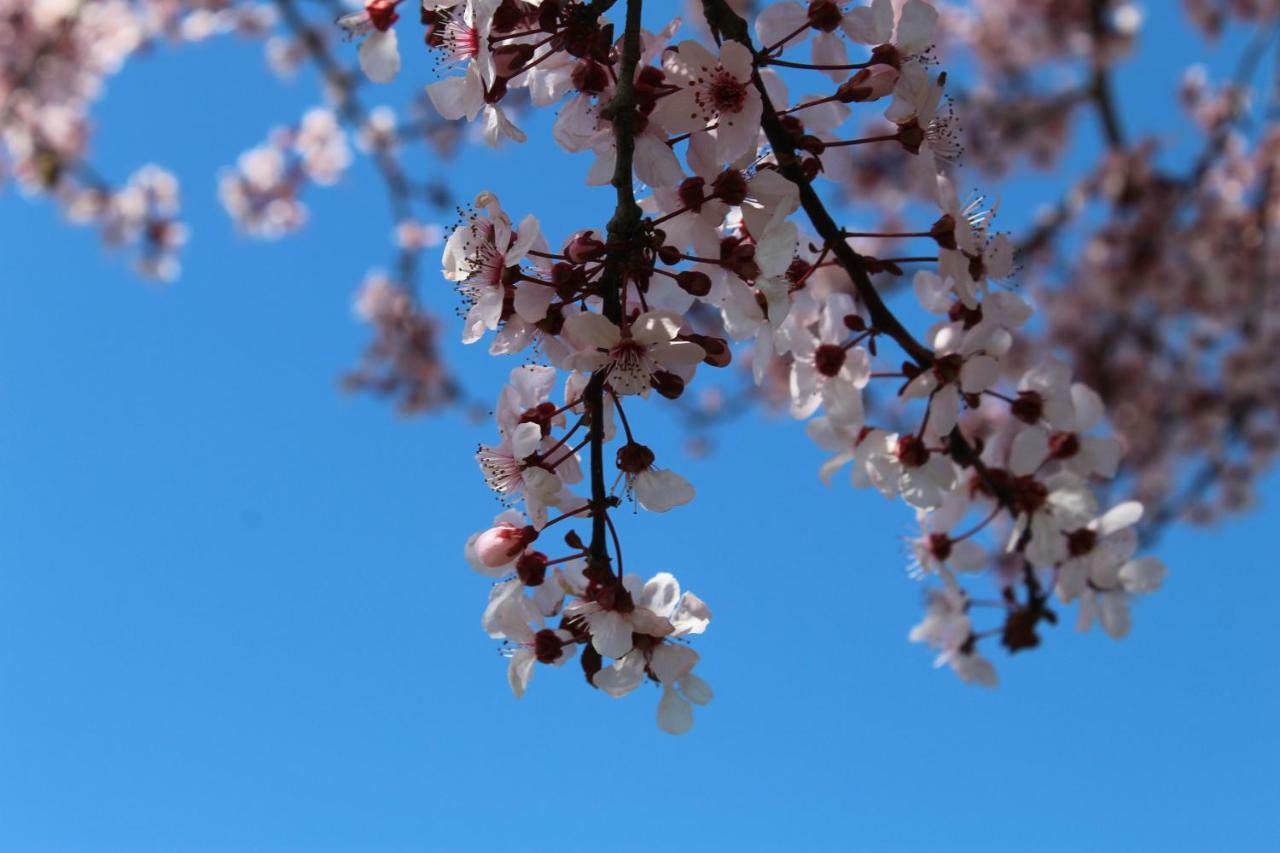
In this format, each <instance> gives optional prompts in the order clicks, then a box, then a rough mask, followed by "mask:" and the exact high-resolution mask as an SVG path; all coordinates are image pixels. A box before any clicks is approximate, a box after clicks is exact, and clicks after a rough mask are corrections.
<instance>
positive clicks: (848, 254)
mask: <svg viewBox="0 0 1280 853" xmlns="http://www.w3.org/2000/svg"><path fill="white" fill-rule="evenodd" d="M702 8H703V14H704V16H705V17H706V20H707V25H708V26H709V27H710V28H711V32H712V33H714V34H716V36H717V37H720V36H727V37H728V38H730V39H732V40H733V41H736V42H738V43H739V44H741V45H742V46H743V47H745V48H747V49H748V50H750V51H752V54H753V55H756V54H755V48H754V46H753V45H752V43H751V35H750V33H749V31H748V29H747V22H746V21H745V20H743V19H742V18H741V17H740V16H739V15H738V14H737V13H736V12H734V11H733V9H732V8H731V7H730V6H729V4H728V3H727V2H725V0H703V2H702ZM751 81H752V85H753V86H754V87H755V89H756V91H757V92H758V93H759V94H760V100H761V102H762V104H763V112H762V115H761V118H760V124H761V128H762V129H763V130H764V134H765V137H766V138H767V139H768V140H769V144H770V145H771V146H772V148H773V154H774V158H775V159H776V160H777V162H778V171H779V172H780V173H781V174H782V175H783V177H785V178H787V180H789V181H791V182H792V183H793V184H795V185H796V188H797V190H798V191H799V193H800V206H801V207H802V208H804V211H805V214H806V215H807V216H808V218H809V222H810V224H811V225H813V228H814V230H815V231H816V232H817V233H818V236H819V237H821V238H822V240H823V248H824V250H830V251H831V253H832V254H833V255H835V258H836V261H837V262H838V263H839V265H840V267H841V268H842V269H843V270H844V271H845V272H846V273H847V274H848V275H849V278H850V280H852V282H853V286H854V288H855V289H856V290H857V292H858V296H859V298H860V299H861V300H862V303H863V305H865V306H866V309H867V313H868V315H869V316H870V319H871V325H872V327H873V328H875V329H877V330H878V331H880V332H881V333H883V334H886V335H888V336H889V337H890V338H892V339H893V340H894V342H895V343H897V344H898V346H899V347H901V348H902V350H903V351H904V352H905V353H906V354H907V355H908V356H909V357H910V358H911V359H912V360H913V361H914V362H915V364H916V366H917V367H919V368H921V369H924V368H928V367H929V366H930V365H931V364H933V360H934V354H933V351H932V350H930V349H929V348H928V347H926V346H925V345H924V344H922V343H920V342H919V341H918V340H916V339H915V336H913V335H912V334H911V332H910V331H908V330H907V328H906V326H904V325H903V324H902V322H901V321H900V320H899V319H898V317H897V315H895V314H894V313H893V312H892V311H891V310H889V306H888V305H887V304H885V301H884V299H883V297H881V296H880V292H879V291H878V290H877V289H876V286H875V284H874V283H872V281H871V276H870V275H869V274H868V272H867V267H866V262H865V260H864V259H863V257H862V256H861V255H859V254H858V253H857V252H856V251H854V249H853V247H852V246H850V245H849V244H848V242H847V241H846V240H845V238H844V236H843V235H844V232H843V229H841V227H840V226H839V225H838V224H837V223H836V221H835V219H833V218H832V216H831V214H830V213H829V212H828V211H827V208H826V205H825V204H823V202H822V198H821V197H820V196H819V195H818V192H817V190H815V189H814V188H813V185H812V184H811V183H810V181H809V178H808V176H807V175H806V174H805V172H804V168H803V167H802V166H801V164H800V159H799V157H797V156H796V148H795V144H794V142H793V141H792V138H791V134H790V133H788V131H787V129H786V128H785V127H784V126H783V124H782V120H781V119H780V118H779V117H778V114H777V112H776V111H775V109H774V106H773V103H772V101H771V99H770V97H769V91H768V88H767V87H766V86H765V84H764V80H763V79H762V78H761V77H760V71H759V68H755V67H753V68H752V71H751ZM949 441H950V444H951V448H952V450H953V453H954V455H955V458H956V461H957V462H959V463H960V464H961V465H962V466H971V467H973V469H974V470H975V471H976V472H977V473H978V475H979V477H980V478H981V479H982V480H983V482H984V483H985V484H986V485H987V487H988V489H990V491H991V493H992V496H993V497H994V498H995V499H996V500H997V501H998V502H999V503H1001V504H1002V505H1004V506H1005V507H1006V508H1007V509H1009V511H1010V512H1012V511H1013V506H1014V497H1013V495H1012V494H1011V492H1010V491H1009V489H1008V487H1007V486H1006V485H1005V484H1004V483H1002V482H1000V481H999V480H997V479H996V478H994V477H992V476H991V474H990V472H989V471H988V469H987V468H986V466H985V465H984V464H983V462H982V460H981V459H980V458H979V456H978V453H977V451H976V450H975V449H974V448H973V446H972V445H971V444H970V443H969V441H968V439H966V438H965V437H964V434H963V433H962V432H961V431H960V427H959V426H956V427H955V428H954V429H953V430H952V431H951V434H950V436H949Z"/></svg>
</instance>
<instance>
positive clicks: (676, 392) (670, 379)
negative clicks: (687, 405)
mask: <svg viewBox="0 0 1280 853" xmlns="http://www.w3.org/2000/svg"><path fill="white" fill-rule="evenodd" d="M649 384H650V385H652V386H653V389H654V390H655V391H657V392H658V393H659V394H661V395H662V396H664V397H666V398H667V399H668V400H675V399H676V398H678V397H679V396H680V395H681V394H683V393H684V380H683V379H681V378H680V377H679V376H676V375H675V374H674V373H668V372H667V371H665V370H655V371H654V373H653V378H651V379H650V380H649Z"/></svg>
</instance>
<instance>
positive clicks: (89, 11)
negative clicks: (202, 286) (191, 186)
mask: <svg viewBox="0 0 1280 853" xmlns="http://www.w3.org/2000/svg"><path fill="white" fill-rule="evenodd" d="M272 19H273V16H272V14H271V9H270V7H267V6H263V5H259V4H247V3H245V4H235V3H233V2H231V0H204V2H185V3H178V2H173V0H0V184H3V183H4V182H6V181H13V182H14V183H16V184H17V186H18V187H19V189H20V190H21V191H22V192H23V193H24V194H26V195H30V196H47V197H50V198H52V199H54V200H55V201H56V202H57V203H58V204H59V205H60V206H61V207H62V209H63V211H64V212H65V213H66V215H67V217H68V219H70V220H71V221H73V222H77V223H83V224H89V225H94V226H97V227H99V228H100V229H101V230H102V232H103V236H104V238H105V239H106V240H107V241H108V243H110V244H112V245H121V244H128V245H131V246H135V247H137V253H138V260H137V263H136V265H135V266H136V267H137V269H138V270H139V271H140V272H142V273H143V274H144V275H147V276H151V277H155V278H160V279H169V278H172V277H173V276H174V275H176V272H177V268H178V265H177V261H176V259H175V257H174V253H175V252H176V250H177V248H178V247H179V246H181V244H182V242H183V240H184V238H185V229H184V228H183V226H182V224H181V223H180V222H179V221H178V219H177V198H178V195H177V187H176V183H175V182H174V179H173V178H172V176H170V175H168V174H167V173H163V172H162V171H160V170H159V169H157V168H156V167H143V168H141V169H139V170H138V171H137V172H136V173H135V174H134V175H133V177H131V178H130V179H129V181H128V182H127V184H125V185H124V186H122V187H119V186H114V185H112V184H111V183H110V182H109V181H108V180H106V179H105V178H103V177H102V176H101V175H99V174H98V173H97V172H96V171H95V170H94V169H93V167H92V166H91V164H90V163H89V159H88V155H89V143H90V139H91V136H92V134H91V126H90V122H89V107H90V105H91V104H92V103H93V102H94V101H95V100H96V99H97V98H98V97H99V96H100V95H101V93H102V90H103V88H104V85H105V83H106V80H107V79H108V78H109V77H111V76H113V75H115V74H116V73H117V72H119V70H120V69H121V68H122V67H123V66H124V64H125V62H126V61H127V60H128V59H129V58H130V57H132V56H133V55H135V54H137V53H138V52H140V51H142V50H143V49H145V48H146V47H147V46H149V45H150V44H152V43H154V42H155V41H157V40H161V39H164V40H186V41H195V40H200V39H203V38H206V37H208V36H211V35H215V34H220V33H226V32H238V33H245V34H251V35H256V34H259V33H261V32H262V31H264V30H265V29H266V28H267V27H268V26H269V25H270V24H271V21H272Z"/></svg>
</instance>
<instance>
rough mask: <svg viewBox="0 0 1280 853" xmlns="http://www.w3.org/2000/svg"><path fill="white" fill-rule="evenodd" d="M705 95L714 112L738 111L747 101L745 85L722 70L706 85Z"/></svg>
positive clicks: (740, 110)
mask: <svg viewBox="0 0 1280 853" xmlns="http://www.w3.org/2000/svg"><path fill="white" fill-rule="evenodd" d="M707 97H708V98H709V99H710V101H711V106H712V107H713V108H715V111H716V112H718V113H721V114H724V113H739V112H742V107H743V104H745V103H746V101H747V87H746V86H744V85H743V84H742V83H740V82H739V81H738V79H737V78H736V77H734V76H733V75H732V74H730V73H729V72H728V71H723V70H722V71H720V72H719V73H718V74H716V76H715V77H714V78H713V79H712V80H711V83H710V84H709V85H708V86H707Z"/></svg>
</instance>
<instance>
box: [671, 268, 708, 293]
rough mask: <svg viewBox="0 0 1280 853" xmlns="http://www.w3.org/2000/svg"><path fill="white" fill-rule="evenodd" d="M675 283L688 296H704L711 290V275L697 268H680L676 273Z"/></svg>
mask: <svg viewBox="0 0 1280 853" xmlns="http://www.w3.org/2000/svg"><path fill="white" fill-rule="evenodd" d="M676 284H678V285H680V289H681V290H683V291H684V292H685V293H687V294H689V295H690V296H706V295H707V294H708V293H710V292H711V276H709V275H707V274H706V273H704V272H700V271H698V270H681V271H680V272H679V273H677V274H676Z"/></svg>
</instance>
